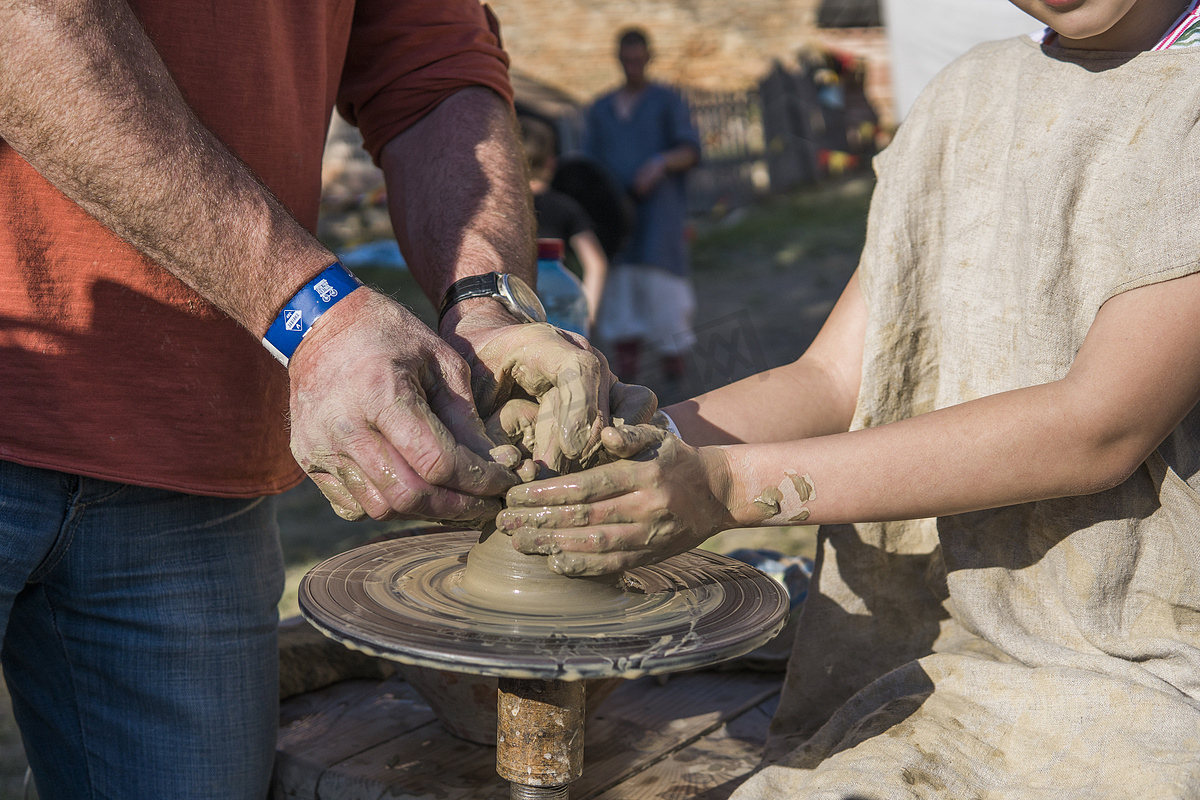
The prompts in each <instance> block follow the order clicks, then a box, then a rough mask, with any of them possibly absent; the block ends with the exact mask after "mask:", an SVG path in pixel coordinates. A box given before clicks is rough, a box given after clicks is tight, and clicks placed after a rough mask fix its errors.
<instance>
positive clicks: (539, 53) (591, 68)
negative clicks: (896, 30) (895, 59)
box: [488, 0, 891, 119]
mask: <svg viewBox="0 0 1200 800" xmlns="http://www.w3.org/2000/svg"><path fill="white" fill-rule="evenodd" d="M488 2H489V4H490V5H491V6H492V8H493V10H495V12H496V14H497V15H498V16H499V18H500V22H501V26H502V30H503V36H504V45H505V47H506V48H507V50H508V52H509V54H510V55H511V56H512V65H513V70H514V71H517V72H522V73H525V74H527V75H529V76H530V77H532V78H535V79H536V80H538V81H541V82H544V83H547V84H550V85H552V86H555V87H557V88H559V89H561V90H563V91H564V92H566V93H567V94H569V95H571V96H572V97H574V98H575V99H576V100H578V101H581V102H586V101H587V100H589V99H590V98H592V97H594V96H595V95H596V94H597V93H599V92H601V91H604V90H606V89H609V88H612V87H615V86H617V85H619V84H620V82H621V71H620V67H619V66H618V64H617V61H616V35H617V32H618V31H619V30H620V29H621V28H623V27H626V26H628V25H638V26H641V27H642V28H644V29H645V30H646V31H647V32H648V33H649V34H650V38H651V46H652V47H653V50H654V56H655V59H654V61H653V62H651V65H650V74H651V76H652V77H654V78H655V79H657V80H661V81H665V82H667V83H673V84H676V85H680V86H689V87H695V88H700V89H710V90H735V89H743V88H747V87H750V86H754V85H755V84H756V83H757V82H758V80H759V78H761V77H762V76H763V75H765V74H766V73H767V72H768V71H769V70H770V67H771V63H772V61H773V60H779V61H782V62H784V63H785V64H791V63H794V60H795V55H796V53H797V52H798V51H799V50H800V49H801V48H804V47H808V46H812V45H813V44H820V43H826V45H827V46H836V47H838V48H839V49H843V50H846V51H848V52H853V53H855V54H856V55H862V56H864V57H866V58H867V59H868V62H869V65H870V66H869V69H870V70H871V72H872V75H871V79H870V80H871V86H870V90H869V93H870V95H871V96H872V100H873V101H874V102H875V104H876V107H877V110H878V111H879V113H880V114H881V115H883V116H886V117H887V118H889V119H890V117H891V99H890V91H889V90H888V88H887V68H886V66H887V52H886V46H884V44H883V34H882V31H880V30H878V29H867V30H857V31H849V32H842V31H819V30H817V28H816V9H817V5H818V3H819V0H488Z"/></svg>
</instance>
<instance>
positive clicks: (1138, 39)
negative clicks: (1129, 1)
mask: <svg viewBox="0 0 1200 800" xmlns="http://www.w3.org/2000/svg"><path fill="white" fill-rule="evenodd" d="M1189 4H1190V3H1189V0H1137V2H1136V3H1135V4H1134V6H1133V7H1132V8H1131V9H1130V10H1129V11H1128V12H1127V13H1126V14H1125V16H1124V17H1122V18H1121V19H1119V20H1118V21H1117V22H1116V24H1114V25H1113V26H1112V27H1111V28H1109V29H1108V30H1106V31H1105V32H1104V33H1101V34H1098V35H1096V36H1089V37H1087V38H1085V39H1068V38H1067V37H1066V36H1063V35H1062V34H1058V35H1057V44H1059V45H1061V46H1062V47H1069V48H1073V49H1076V50H1108V51H1114V52H1121V53H1140V52H1142V51H1143V50H1151V49H1153V48H1154V46H1155V45H1156V44H1158V42H1159V40H1161V39H1162V37H1163V35H1164V34H1165V33H1167V30H1168V28H1170V27H1171V24H1172V23H1174V22H1175V20H1176V19H1178V18H1179V16H1180V15H1181V14H1182V13H1183V12H1184V10H1185V9H1186V8H1187V7H1188V5H1189Z"/></svg>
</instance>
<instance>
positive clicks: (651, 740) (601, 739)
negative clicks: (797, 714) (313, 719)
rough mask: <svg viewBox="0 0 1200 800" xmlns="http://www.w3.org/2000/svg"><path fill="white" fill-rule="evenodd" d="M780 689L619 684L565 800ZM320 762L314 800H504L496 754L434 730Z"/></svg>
mask: <svg viewBox="0 0 1200 800" xmlns="http://www.w3.org/2000/svg"><path fill="white" fill-rule="evenodd" d="M779 684H780V677H779V676H778V675H763V674H758V673H716V672H698V673H688V674H684V675H676V676H673V677H671V678H670V679H669V680H667V681H666V682H665V683H660V682H659V681H658V680H657V679H654V678H643V679H640V680H637V681H630V682H628V683H626V684H624V685H622V686H621V687H620V688H618V689H617V690H616V691H615V692H613V694H612V695H611V696H610V697H609V698H608V699H607V700H606V701H604V703H603V704H602V705H601V706H600V708H599V709H597V713H596V714H595V715H593V716H592V718H591V719H590V720H589V722H588V724H587V728H586V730H585V739H586V744H585V750H584V770H583V777H582V778H580V779H579V780H578V781H576V782H575V783H573V784H572V785H571V796H572V797H573V798H578V800H587V798H589V797H592V796H595V795H598V794H600V793H602V792H604V791H605V790H607V789H609V788H611V787H612V786H613V785H614V784H615V783H619V782H620V781H622V780H625V779H626V778H628V777H629V776H632V775H635V774H637V773H639V772H641V771H642V770H644V769H646V768H647V767H649V766H650V765H652V764H654V763H656V762H658V761H661V760H662V759H664V758H667V757H668V756H670V755H671V754H672V753H673V752H675V751H676V750H679V749H680V748H683V747H686V746H688V745H690V744H692V743H693V742H695V741H696V740H697V739H699V738H700V737H702V736H704V735H705V734H706V733H709V732H712V731H714V730H716V729H719V728H721V727H722V726H723V724H724V723H725V722H726V721H727V720H729V719H732V718H735V717H737V716H739V715H741V714H743V713H744V712H746V711H747V710H748V709H750V708H753V707H754V706H756V705H758V704H760V703H762V702H763V701H764V700H766V699H767V698H769V697H771V696H772V695H774V694H776V693H777V692H778V691H779ZM326 763H328V764H329V767H328V768H327V769H325V770H324V771H323V772H322V773H321V774H320V776H319V778H318V782H317V784H316V788H315V791H314V795H315V796H316V797H320V798H321V800H377V799H378V798H381V797H393V796H402V797H405V798H410V799H411V800H418V799H420V798H430V799H431V800H433V799H435V798H436V800H504V798H507V797H508V794H509V790H508V785H507V784H506V783H505V782H504V781H502V780H501V779H500V778H499V776H497V775H496V772H495V750H494V748H491V747H485V746H482V745H476V744H471V743H469V742H465V741H462V740H459V739H455V738H454V737H452V736H450V735H449V734H447V733H445V732H444V731H443V730H442V729H441V727H440V726H438V725H430V726H422V727H420V728H417V729H412V730H410V731H408V732H405V733H403V734H401V735H397V736H395V737H393V738H390V739H388V740H387V741H384V742H379V743H378V744H376V745H375V746H373V747H370V748H369V749H365V750H362V751H361V752H359V753H357V754H355V755H353V756H350V757H348V758H346V759H344V760H342V761H340V762H338V763H333V762H332V761H327V762H326ZM295 796H296V797H301V796H302V795H299V794H297V795H295ZM673 800H676V799H674V798H673Z"/></svg>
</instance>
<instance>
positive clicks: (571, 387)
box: [446, 314, 657, 473]
mask: <svg viewBox="0 0 1200 800" xmlns="http://www.w3.org/2000/svg"><path fill="white" fill-rule="evenodd" d="M452 324H454V330H453V331H452V332H449V333H447V335H446V340H447V341H448V342H450V343H451V344H453V345H454V346H455V347H456V348H457V349H458V350H459V351H460V352H463V353H464V354H465V355H466V356H467V358H468V361H470V362H471V365H472V366H471V372H472V375H471V380H472V388H473V390H474V394H475V399H476V402H477V403H478V407H479V409H480V410H481V412H482V413H483V414H484V415H485V416H488V415H492V414H494V413H496V412H498V411H500V410H501V409H502V407H503V406H504V404H505V403H506V402H508V401H509V400H510V399H512V398H514V397H518V398H525V399H530V400H534V401H536V402H537V411H538V413H537V415H536V417H535V419H534V421H533V434H534V435H533V439H532V441H533V449H532V457H533V459H534V460H535V461H536V462H538V464H539V466H540V467H544V468H545V469H549V470H551V471H552V472H554V473H559V472H564V471H566V470H568V469H569V468H571V467H572V465H578V464H580V463H583V462H585V461H586V460H587V459H588V458H590V457H591V456H593V455H594V454H595V453H597V452H598V451H599V450H600V431H601V430H603V428H604V427H605V426H606V425H608V424H609V422H610V420H611V414H613V413H616V412H617V411H619V412H620V413H621V414H623V415H625V418H626V419H633V420H637V421H640V420H641V419H644V418H648V417H649V415H650V414H652V413H653V412H654V410H655V407H656V405H657V400H656V399H655V398H654V395H653V393H651V392H650V391H649V390H648V389H643V388H642V387H628V386H626V385H625V384H621V383H619V382H618V381H617V380H616V378H615V377H614V376H613V374H612V372H611V370H609V368H608V362H607V361H606V360H605V358H604V356H603V355H601V354H600V352H599V351H597V350H595V349H594V348H592V347H591V345H589V344H588V342H587V340H586V339H584V338H583V337H581V336H576V335H575V334H571V333H567V332H564V331H560V330H559V329H557V328H555V327H553V326H551V325H546V324H543V323H533V324H516V325H514V324H499V325H498V324H496V320H495V319H494V318H488V317H487V316H486V315H483V314H472V315H471V316H465V317H463V318H461V320H456V321H455V322H454V323H452Z"/></svg>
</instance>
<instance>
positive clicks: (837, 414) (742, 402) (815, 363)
mask: <svg viewBox="0 0 1200 800" xmlns="http://www.w3.org/2000/svg"><path fill="white" fill-rule="evenodd" d="M866 318H867V312H866V305H865V304H864V302H863V298H862V294H861V292H860V290H859V283H858V275H857V273H856V274H855V275H854V276H852V277H851V278H850V281H849V282H848V283H847V284H846V288H845V290H844V291H843V292H842V296H841V297H840V298H839V299H838V302H837V304H836V305H835V306H834V307H833V310H832V311H831V312H830V314H829V318H828V319H827V320H826V322H825V324H824V325H823V326H822V328H821V332H820V333H818V334H817V337H816V339H815V340H814V341H813V343H812V345H811V346H809V348H808V349H807V350H806V351H805V352H804V355H803V356H801V357H800V358H799V359H797V360H796V361H795V362H793V363H791V364H787V365H785V366H782V367H778V368H776V369H772V370H768V371H767V372H763V373H760V374H758V375H752V376H750V377H749V378H745V379H743V380H740V381H738V382H737V383H733V384H730V385H728V386H723V387H721V388H720V389H716V390H715V391H712V392H709V393H707V394H704V395H701V396H700V397H696V398H694V399H692V400H685V401H684V402H682V403H676V404H675V405H673V406H668V407H667V408H665V409H664V411H666V413H667V414H668V415H669V416H670V417H671V419H672V420H674V422H675V424H676V425H677V426H678V427H679V432H680V434H681V435H682V437H683V440H684V441H686V442H687V443H688V444H690V445H693V446H701V445H709V444H740V443H752V442H781V441H790V440H793V439H804V438H808V437H811V436H824V435H826V434H831V433H839V432H842V431H845V430H848V429H849V427H850V421H851V419H852V418H853V416H854V406H855V403H856V402H857V399H858V390H859V384H860V382H861V379H862V352H863V337H864V331H865V329H866Z"/></svg>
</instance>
